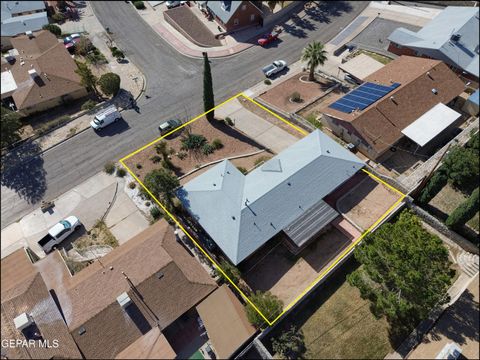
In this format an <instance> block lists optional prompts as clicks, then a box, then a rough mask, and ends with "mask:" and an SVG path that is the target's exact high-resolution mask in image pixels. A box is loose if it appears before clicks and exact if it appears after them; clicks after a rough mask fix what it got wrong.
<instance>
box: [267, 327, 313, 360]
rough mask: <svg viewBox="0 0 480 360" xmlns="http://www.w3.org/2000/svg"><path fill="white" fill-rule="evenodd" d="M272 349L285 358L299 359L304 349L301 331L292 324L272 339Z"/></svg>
mask: <svg viewBox="0 0 480 360" xmlns="http://www.w3.org/2000/svg"><path fill="white" fill-rule="evenodd" d="M272 347H273V350H274V351H275V352H276V353H278V354H280V355H282V357H284V358H285V359H292V360H293V359H301V358H302V357H303V354H304V353H305V351H306V348H305V340H304V336H303V332H302V331H301V330H297V329H296V327H295V326H293V325H292V327H291V328H290V330H288V331H284V332H283V333H282V335H280V336H279V337H278V338H277V339H273V341H272Z"/></svg>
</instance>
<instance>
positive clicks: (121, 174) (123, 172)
mask: <svg viewBox="0 0 480 360" xmlns="http://www.w3.org/2000/svg"><path fill="white" fill-rule="evenodd" d="M125 175H127V170H125V169H124V168H118V169H117V176H118V177H121V178H123V177H124V176H125Z"/></svg>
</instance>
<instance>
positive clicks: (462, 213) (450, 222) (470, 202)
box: [445, 187, 479, 228]
mask: <svg viewBox="0 0 480 360" xmlns="http://www.w3.org/2000/svg"><path fill="white" fill-rule="evenodd" d="M478 192H479V190H478V187H477V188H476V189H475V190H473V192H472V194H471V195H470V197H469V198H468V199H467V200H465V201H464V202H463V203H461V204H460V205H459V206H458V207H457V208H456V209H455V210H453V212H452V213H451V214H450V216H449V217H448V218H447V220H446V221H445V224H446V225H447V226H448V227H450V228H458V227H461V226H462V225H464V224H465V223H466V222H467V221H468V220H470V219H471V218H472V217H473V216H474V215H475V214H476V213H477V211H478V205H479V201H478Z"/></svg>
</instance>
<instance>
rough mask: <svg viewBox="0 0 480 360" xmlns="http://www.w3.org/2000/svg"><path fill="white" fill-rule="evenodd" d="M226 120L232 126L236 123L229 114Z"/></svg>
mask: <svg viewBox="0 0 480 360" xmlns="http://www.w3.org/2000/svg"><path fill="white" fill-rule="evenodd" d="M225 122H226V123H227V125H230V126H233V125H234V122H233V120H232V119H230V118H229V117H228V116H227V117H226V118H225Z"/></svg>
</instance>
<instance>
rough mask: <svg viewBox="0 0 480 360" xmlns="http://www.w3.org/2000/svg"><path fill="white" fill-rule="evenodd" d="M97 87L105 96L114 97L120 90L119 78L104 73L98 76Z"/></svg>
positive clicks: (112, 74) (113, 74)
mask: <svg viewBox="0 0 480 360" xmlns="http://www.w3.org/2000/svg"><path fill="white" fill-rule="evenodd" d="M98 85H99V86H100V89H101V90H102V92H103V93H104V94H105V95H107V96H115V95H117V93H118V91H119V90H120V76H118V75H117V74H115V73H111V72H110V73H106V74H103V75H102V76H100V79H99V80H98Z"/></svg>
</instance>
